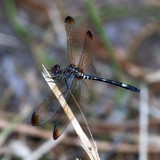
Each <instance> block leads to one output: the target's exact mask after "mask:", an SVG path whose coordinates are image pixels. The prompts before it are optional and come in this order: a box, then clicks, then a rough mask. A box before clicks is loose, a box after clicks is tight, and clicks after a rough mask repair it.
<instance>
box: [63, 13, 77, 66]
mask: <svg viewBox="0 0 160 160" xmlns="http://www.w3.org/2000/svg"><path fill="white" fill-rule="evenodd" d="M65 24H66V34H67V55H68V61H69V63H70V64H75V58H76V57H75V49H76V33H75V31H76V26H75V21H74V19H73V18H72V17H70V16H68V17H66V18H65Z"/></svg>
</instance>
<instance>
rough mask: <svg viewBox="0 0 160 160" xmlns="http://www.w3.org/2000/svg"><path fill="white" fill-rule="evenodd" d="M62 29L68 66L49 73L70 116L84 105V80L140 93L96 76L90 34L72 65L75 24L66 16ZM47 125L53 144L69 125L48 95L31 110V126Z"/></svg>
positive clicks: (54, 101) (56, 102)
mask: <svg viewBox="0 0 160 160" xmlns="http://www.w3.org/2000/svg"><path fill="white" fill-rule="evenodd" d="M65 26H66V35H67V57H68V63H69V64H68V65H67V66H66V67H61V66H60V65H59V64H56V65H54V66H53V67H52V68H51V69H50V70H49V71H50V73H51V75H52V79H53V80H54V82H55V83H56V84H57V86H58V88H59V90H60V91H61V93H62V95H63V97H64V98H65V100H66V102H67V104H68V105H69V106H70V107H71V110H72V112H73V113H74V114H78V113H79V109H78V107H79V106H80V107H83V106H84V104H85V102H86V101H87V92H88V88H87V85H86V83H85V81H86V80H93V81H100V82H104V83H110V84H113V85H115V86H118V87H121V88H124V89H127V90H130V91H133V92H140V89H138V88H136V87H134V86H132V85H129V84H125V83H121V82H117V81H114V80H110V79H106V78H101V77H98V76H96V74H95V73H96V72H95V67H94V64H93V55H92V53H91V45H92V42H93V33H92V32H91V31H90V30H88V31H87V32H86V34H85V38H84V43H83V49H82V51H81V55H78V56H79V60H77V61H76V57H77V53H76V51H77V49H78V47H77V46H78V45H77V41H76V38H77V36H78V35H76V33H77V32H76V24H75V20H74V19H73V18H72V17H71V16H67V17H66V18H65ZM47 121H49V122H51V124H52V125H53V139H55V140H56V139H57V138H59V137H60V135H61V134H62V133H63V131H64V130H65V128H66V127H67V125H68V124H69V119H68V117H67V115H66V114H65V112H64V109H63V108H62V107H61V105H60V103H59V101H58V99H57V98H56V97H55V95H54V94H53V92H52V91H50V93H49V95H48V96H47V97H46V98H45V99H44V100H43V101H42V102H41V104H40V105H39V106H38V107H37V108H36V109H35V111H34V112H33V114H32V118H31V123H32V125H33V126H39V125H42V124H44V123H45V122H47Z"/></svg>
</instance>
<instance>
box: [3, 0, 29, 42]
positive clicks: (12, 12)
mask: <svg viewBox="0 0 160 160" xmlns="http://www.w3.org/2000/svg"><path fill="white" fill-rule="evenodd" d="M5 10H6V14H7V16H8V19H9V22H10V24H11V25H12V27H13V28H14V30H15V32H16V33H17V35H18V36H20V37H21V38H22V39H24V40H25V41H27V42H28V43H31V40H32V38H31V36H30V34H29V32H28V30H27V29H26V28H25V27H23V26H22V25H21V24H20V23H19V22H18V20H17V19H16V14H17V13H16V5H15V1H13V0H6V1H5Z"/></svg>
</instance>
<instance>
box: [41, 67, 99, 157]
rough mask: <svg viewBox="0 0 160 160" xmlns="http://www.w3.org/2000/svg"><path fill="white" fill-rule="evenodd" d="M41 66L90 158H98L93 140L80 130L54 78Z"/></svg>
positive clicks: (44, 75)
mask: <svg viewBox="0 0 160 160" xmlns="http://www.w3.org/2000/svg"><path fill="white" fill-rule="evenodd" d="M42 67H43V72H42V75H43V77H44V78H45V80H46V82H47V83H48V85H49V87H50V88H51V90H52V91H53V93H54V94H55V96H56V98H57V100H58V101H59V103H60V104H61V106H62V107H63V109H64V112H65V113H66V115H67V117H68V118H69V120H70V122H71V123H72V125H73V127H74V130H75V131H76V133H77V135H78V136H79V139H80V141H81V144H82V147H83V148H84V150H85V151H86V153H87V154H88V156H89V157H90V159H91V160H100V158H99V155H98V150H97V146H96V143H95V142H93V143H92V142H90V141H89V138H88V137H87V136H86V134H85V133H84V131H83V130H82V128H81V126H80V124H79V122H78V120H77V119H76V117H75V116H74V114H73V112H72V110H71V109H70V107H69V106H68V104H67V102H66V100H65V99H64V97H63V95H62V93H61V92H60V90H59V89H58V87H57V85H56V83H54V80H53V79H52V78H51V76H50V74H49V72H48V71H47V70H46V68H45V67H44V66H42Z"/></svg>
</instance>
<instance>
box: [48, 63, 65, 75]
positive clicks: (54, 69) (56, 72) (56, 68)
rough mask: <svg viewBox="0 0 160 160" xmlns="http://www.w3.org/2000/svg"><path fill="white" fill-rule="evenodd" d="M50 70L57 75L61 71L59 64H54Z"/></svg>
mask: <svg viewBox="0 0 160 160" xmlns="http://www.w3.org/2000/svg"><path fill="white" fill-rule="evenodd" d="M50 71H51V73H52V74H53V75H54V76H58V75H60V74H61V73H62V70H61V66H60V65H59V64H56V65H54V66H53V67H52V68H51V70H50Z"/></svg>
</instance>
